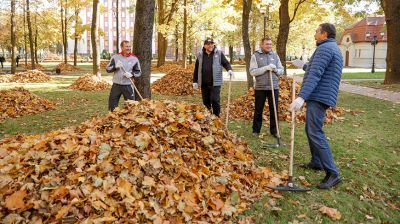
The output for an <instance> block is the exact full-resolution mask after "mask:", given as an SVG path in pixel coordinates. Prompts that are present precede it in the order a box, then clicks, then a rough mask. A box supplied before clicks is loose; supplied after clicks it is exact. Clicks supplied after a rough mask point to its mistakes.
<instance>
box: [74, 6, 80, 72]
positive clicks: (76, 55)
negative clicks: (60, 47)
mask: <svg viewBox="0 0 400 224" xmlns="http://www.w3.org/2000/svg"><path fill="white" fill-rule="evenodd" d="M78 21H79V9H78V8H75V38H74V66H77V60H78V33H77V32H78Z"/></svg>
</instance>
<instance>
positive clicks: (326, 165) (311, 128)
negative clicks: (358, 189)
mask: <svg viewBox="0 0 400 224" xmlns="http://www.w3.org/2000/svg"><path fill="white" fill-rule="evenodd" d="M326 109H328V106H327V105H325V104H323V103H320V102H317V101H307V114H306V134H307V139H308V144H309V146H310V151H311V163H312V164H313V165H315V166H317V167H321V168H323V169H324V170H325V172H327V173H333V174H339V170H338V168H337V167H336V165H335V162H334V161H333V155H332V151H331V148H330V146H329V143H328V140H327V139H326V136H325V133H324V131H323V130H322V127H323V125H324V120H325V115H326Z"/></svg>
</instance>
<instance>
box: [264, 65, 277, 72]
mask: <svg viewBox="0 0 400 224" xmlns="http://www.w3.org/2000/svg"><path fill="white" fill-rule="evenodd" d="M265 68H266V69H267V71H274V70H276V66H275V65H274V64H269V65H267V66H265Z"/></svg>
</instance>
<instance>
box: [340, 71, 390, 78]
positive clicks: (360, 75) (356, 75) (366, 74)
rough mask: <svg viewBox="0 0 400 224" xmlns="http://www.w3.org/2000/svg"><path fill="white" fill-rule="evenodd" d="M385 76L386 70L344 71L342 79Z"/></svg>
mask: <svg viewBox="0 0 400 224" xmlns="http://www.w3.org/2000/svg"><path fill="white" fill-rule="evenodd" d="M383 78H385V73H384V72H375V73H370V72H358V73H343V74H342V79H383Z"/></svg>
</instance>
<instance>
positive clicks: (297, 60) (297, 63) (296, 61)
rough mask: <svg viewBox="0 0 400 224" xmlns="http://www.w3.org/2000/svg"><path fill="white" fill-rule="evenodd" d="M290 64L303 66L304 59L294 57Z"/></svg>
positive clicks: (298, 66)
mask: <svg viewBox="0 0 400 224" xmlns="http://www.w3.org/2000/svg"><path fill="white" fill-rule="evenodd" d="M292 64H293V65H294V66H296V67H297V68H303V66H304V64H305V63H304V61H303V60H300V59H296V60H294V61H293V62H292Z"/></svg>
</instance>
